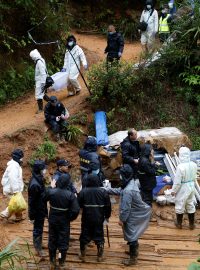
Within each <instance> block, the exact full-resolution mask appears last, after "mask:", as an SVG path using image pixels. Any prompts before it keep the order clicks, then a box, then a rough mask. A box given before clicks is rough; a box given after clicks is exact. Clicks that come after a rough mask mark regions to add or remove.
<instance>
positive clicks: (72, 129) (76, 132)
mask: <svg viewBox="0 0 200 270" xmlns="http://www.w3.org/2000/svg"><path fill="white" fill-rule="evenodd" d="M82 134H83V131H82V130H81V129H80V128H78V127H76V126H74V125H68V126H67V127H66V140H67V141H69V142H72V143H73V144H75V145H77V144H78V143H79V142H80V136H81V135H82Z"/></svg>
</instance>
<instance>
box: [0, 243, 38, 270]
mask: <svg viewBox="0 0 200 270" xmlns="http://www.w3.org/2000/svg"><path fill="white" fill-rule="evenodd" d="M18 240H19V239H16V240H14V241H12V242H11V243H10V244H9V245H7V246H6V247H5V248H4V249H3V250H1V251H0V269H2V270H4V269H5V270H6V269H10V270H23V269H26V267H25V266H26V263H27V260H28V259H29V258H30V257H31V258H33V259H34V262H35V269H39V268H38V267H37V263H36V261H35V258H34V256H33V254H32V252H31V250H30V248H29V245H28V243H25V245H24V247H22V246H19V245H18V244H17V241H18Z"/></svg>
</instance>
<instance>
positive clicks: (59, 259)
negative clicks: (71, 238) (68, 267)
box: [58, 250, 67, 269]
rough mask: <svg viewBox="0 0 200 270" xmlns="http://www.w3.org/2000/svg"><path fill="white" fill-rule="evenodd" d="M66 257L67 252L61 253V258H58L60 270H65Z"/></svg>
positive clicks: (62, 251)
mask: <svg viewBox="0 0 200 270" xmlns="http://www.w3.org/2000/svg"><path fill="white" fill-rule="evenodd" d="M66 257H67V251H66V250H61V251H59V258H58V262H59V269H65V260H66Z"/></svg>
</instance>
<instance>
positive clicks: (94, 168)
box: [79, 136, 105, 188]
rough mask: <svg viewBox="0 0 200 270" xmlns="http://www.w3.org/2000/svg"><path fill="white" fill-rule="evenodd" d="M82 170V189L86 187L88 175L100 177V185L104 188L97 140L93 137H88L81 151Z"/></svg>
mask: <svg viewBox="0 0 200 270" xmlns="http://www.w3.org/2000/svg"><path fill="white" fill-rule="evenodd" d="M79 157H80V169H81V176H82V188H84V187H85V186H86V181H87V175H88V174H89V173H93V174H96V175H98V177H99V185H100V186H103V181H104V179H105V177H104V174H103V172H102V169H101V159H100V156H99V155H98V154H97V140H96V138H95V137H93V136H88V137H87V139H86V141H85V144H84V147H83V149H81V150H80V151H79Z"/></svg>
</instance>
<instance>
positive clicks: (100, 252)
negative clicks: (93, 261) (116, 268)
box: [97, 243, 104, 262]
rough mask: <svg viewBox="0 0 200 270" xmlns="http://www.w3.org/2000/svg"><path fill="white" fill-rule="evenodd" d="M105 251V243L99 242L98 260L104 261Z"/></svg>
mask: <svg viewBox="0 0 200 270" xmlns="http://www.w3.org/2000/svg"><path fill="white" fill-rule="evenodd" d="M103 251H104V244H103V243H99V244H97V262H102V261H103Z"/></svg>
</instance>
